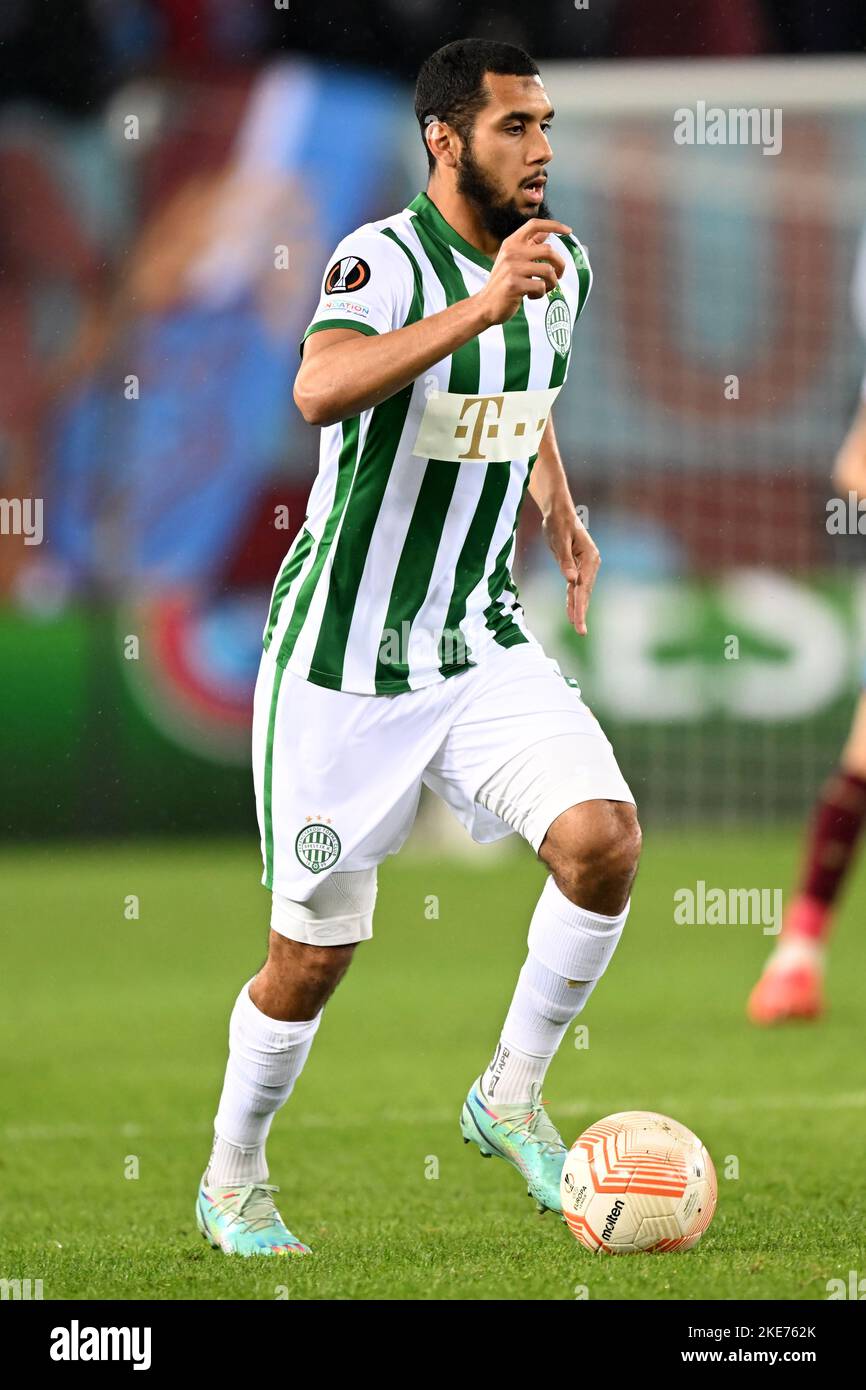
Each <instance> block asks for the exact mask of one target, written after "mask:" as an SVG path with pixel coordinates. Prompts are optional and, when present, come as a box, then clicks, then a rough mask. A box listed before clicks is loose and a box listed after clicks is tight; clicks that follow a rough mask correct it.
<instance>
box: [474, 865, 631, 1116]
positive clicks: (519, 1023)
mask: <svg viewBox="0 0 866 1390" xmlns="http://www.w3.org/2000/svg"><path fill="white" fill-rule="evenodd" d="M629 907H630V901H629V902H628V903H626V905H625V907H624V908H623V910H622V912H620V913H617V915H616V916H615V917H607V916H604V915H603V914H602V913H599V912H590V911H589V910H588V909H585V908H582V907H578V906H577V905H576V904H575V903H573V902H571V901H570V900H569V899H568V898H566V897H565V895H564V894H563V893H562V892H561V891H560V890H559V888H558V887H557V886H556V883H555V881H554V879H553V876H552V875H551V877H550V878H548V880H547V882H546V884H545V886H544V889H543V891H542V894H541V897H540V898H539V900H538V904H537V906H536V908H535V912H534V913H533V916H532V922H531V923H530V927H529V938H528V940H529V955H528V956H527V958H526V960H525V961H524V963H523V967H522V969H521V971H520V975H519V977H518V981H517V988H516V989H515V991H514V997H513V999H512V1001H511V1006H510V1008H509V1010H508V1014H507V1015H506V1019H505V1022H504V1024H503V1025H502V1034H501V1037H500V1039H499V1042H498V1044H497V1047H496V1052H495V1053H494V1055H493V1059H492V1060H491V1062H490V1064H489V1066H488V1067H487V1069H486V1071H485V1072H484V1075H483V1077H482V1080H481V1089H482V1091H483V1092H484V1094H485V1095H486V1096H487V1097H489V1098H490V1099H491V1100H498V1101H501V1102H503V1103H506V1104H508V1103H512V1102H523V1101H526V1100H529V1088H530V1086H531V1084H532V1083H533V1081H540V1082H542V1083H543V1081H544V1078H545V1075H546V1073H547V1069H548V1067H549V1066H550V1063H551V1061H552V1059H553V1057H554V1056H555V1055H556V1052H557V1050H558V1048H559V1045H560V1043H561V1042H562V1039H563V1038H564V1036H565V1034H566V1032H567V1031H568V1028H569V1026H570V1024H571V1023H572V1022H573V1020H574V1019H575V1018H577V1016H578V1014H579V1013H580V1012H581V1010H582V1009H583V1006H584V1005H585V1003H586V1001H587V999H588V998H589V996H590V995H591V994H592V991H593V990H594V989H595V986H596V985H597V984H598V981H599V979H600V978H601V976H602V975H603V974H604V971H605V969H606V968H607V965H608V962H609V961H610V958H611V956H612V955H613V952H614V950H615V949H616V945H617V942H618V941H619V938H620V936H621V934H622V930H623V927H624V925H625V921H626V918H627V916H628V913H629Z"/></svg>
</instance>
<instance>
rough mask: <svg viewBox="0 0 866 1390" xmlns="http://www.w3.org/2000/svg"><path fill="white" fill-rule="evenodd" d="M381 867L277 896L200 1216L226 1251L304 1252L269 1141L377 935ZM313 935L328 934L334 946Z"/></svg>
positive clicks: (236, 1035) (242, 1015) (242, 1014)
mask: <svg viewBox="0 0 866 1390" xmlns="http://www.w3.org/2000/svg"><path fill="white" fill-rule="evenodd" d="M375 897H376V870H375V869H366V870H361V871H356V872H343V873H339V874H337V873H334V874H331V875H330V876H329V877H328V878H327V879H326V880H325V882H324V883H322V884H321V885H319V886H318V887H317V888H316V890H315V891H314V892H313V894H312V895H311V896H310V898H309V899H308V900H307V901H306V902H304V903H300V902H293V901H292V900H290V899H288V898H285V897H283V896H282V895H279V894H275V895H274V899H273V907H272V915H271V932H270V939H269V943H268V957H267V960H266V961H265V963H264V965H263V966H262V968H261V970H260V971H259V972H258V974H257V975H256V976H255V977H254V978H253V979H252V980H250V981H248V982H247V983H246V984H245V985H244V986H243V988H242V989H241V992H240V994H239V995H238V998H237V1000H236V1002H235V1006H234V1009H233V1011H232V1015H231V1020H230V1024H229V1058H228V1063H227V1066H226V1072H225V1079H224V1082H223V1089H222V1094H221V1096H220V1102H219V1108H218V1110H217V1114H216V1119H215V1121H214V1142H213V1148H212V1151H211V1156H210V1160H209V1163H208V1167H207V1170H206V1171H205V1174H204V1176H203V1178H202V1184H201V1191H200V1193H199V1201H198V1208H197V1210H198V1223H199V1228H200V1229H201V1230H202V1233H203V1234H204V1235H206V1236H207V1238H208V1239H209V1240H210V1241H211V1243H212V1244H215V1245H220V1246H221V1248H222V1249H224V1250H225V1251H226V1252H227V1253H229V1252H230V1253H240V1254H306V1253H308V1247H307V1246H306V1245H304V1244H303V1243H302V1242H301V1241H299V1240H297V1238H296V1237H294V1236H293V1235H292V1234H291V1232H290V1231H289V1230H288V1228H287V1227H286V1226H285V1223H284V1222H283V1220H282V1217H281V1216H280V1215H279V1212H278V1211H277V1210H276V1207H275V1205H274V1202H273V1198H272V1197H271V1195H270V1194H271V1192H273V1191H276V1189H275V1188H273V1187H271V1186H270V1185H269V1184H268V1181H267V1179H268V1177H269V1171H268V1164H267V1159H266V1157H265V1144H266V1141H267V1137H268V1133H269V1131H270V1128H271V1124H272V1122H273V1119H274V1116H275V1115H276V1113H277V1111H278V1110H280V1109H281V1108H282V1106H284V1105H285V1103H286V1101H287V1100H288V1098H289V1096H290V1095H291V1093H292V1090H293V1089H294V1086H295V1082H296V1081H297V1079H298V1077H299V1076H300V1074H301V1072H302V1070H303V1068H304V1065H305V1063H306V1060H307V1057H308V1055H309V1053H310V1049H311V1047H312V1044H313V1039H314V1037H315V1034H316V1032H317V1031H318V1028H319V1024H320V1023H321V1020H322V1014H323V1010H324V1007H325V1004H326V1003H327V1001H328V1000H329V999H330V997H331V995H332V994H333V992H334V990H335V989H336V987H337V985H338V984H339V982H340V980H341V979H342V978H343V976H344V975H345V973H346V971H347V970H348V968H349V964H350V962H351V959H352V956H353V955H354V952H355V948H356V945H357V943H358V942H359V941H361V940H365V939H368V938H369V936H370V935H371V934H372V917H373V907H374V903H375ZM317 938H327V939H329V941H330V942H331V944H328V945H322V944H319V942H318V941H317Z"/></svg>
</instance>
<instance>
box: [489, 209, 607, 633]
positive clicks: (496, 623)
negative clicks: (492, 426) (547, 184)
mask: <svg viewBox="0 0 866 1390" xmlns="http://www.w3.org/2000/svg"><path fill="white" fill-rule="evenodd" d="M559 239H560V241H561V242H563V243H564V245H565V246H567V247H568V250H569V252H570V253H571V257H572V259H573V261H574V264H575V269H576V270H577V278H578V282H579V294H578V303H577V312H576V314H575V316H574V324H576V323H577V320H578V318H579V317H580V313H581V310H582V309H583V306H584V304H585V303H586V296H587V294H588V293H589V264H588V262H587V260H586V257H585V256H584V254H583V251H582V250H581V249H580V247H579V246H578V245H577V242H576V241H574V239H573V238H572V237H570V236H566V235H561V236H560V237H559ZM561 294H562V291H561V290H559V289H557V290H555V291H552V292H551V293H550V294H549V295H548V296H547V298H548V300H551V299H555V298H556V297H557V296H558V295H561ZM563 297H564V296H563ZM574 324H573V325H572V331H573V329H574ZM570 357H571V349H570V348H569V351H568V354H567V356H565V357H560V355H559V353H558V352H554V354H553V363H552V366H551V369H550V382H549V385H550V386H551V387H553V386H561V385H562V383H563V382H564V380H565V374H566V370H567V368H568V362H569V358H570ZM537 457H538V455H537V454H535V455H533V457H532V458H531V459H530V460H529V471H528V472H527V475H526V478H525V479H524V483H523V492H522V493H521V495H520V502H519V503H518V507H517V514H516V516H515V518H514V528H513V530H512V532H511V536H510V537H509V539H508V540H507V541H506V543H505V545H504V546H503V547H502V549H501V551H500V552H499V555H498V556H497V561H496V565H495V567H494V570H493V573H492V574H491V576H490V584H489V593H490V597H491V599H492V600H493V602H492V603H491V604H490V605H489V606H488V607H487V608H486V609H485V610H484V617H485V621H486V624H487V626H488V628H490V630H491V632H493V634H494V636H495V638H496V641H497V642H498V643H499V644H500V645H501V646H503V647H512V646H514V645H515V643H517V642H525V641H526V640H527V639H526V637H525V635H524V634H523V632H522V631H521V629H520V628H519V627H518V626H517V624H516V623H515V621H514V618H513V616H512V614H511V613H506V611H505V609H504V606H503V603H502V599H501V597H500V595H501V594H502V592H503V590H506V589H507V590H508V592H509V593H511V594H513V595H514V598H515V599H518V598H519V595H518V592H517V588H516V586H515V584H514V580H513V579H512V577H511V575H510V573H509V571H508V565H507V559H508V553H509V551H510V549H511V546H512V543H513V540H514V536H515V534H516V532H517V523H518V521H519V520H520V513H521V510H522V508H523V500H524V497H525V496H526V489H527V486H528V485H529V479H530V477H531V476H532V469H533V465H534V464H535V460H536V458H537Z"/></svg>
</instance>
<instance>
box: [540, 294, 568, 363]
mask: <svg viewBox="0 0 866 1390" xmlns="http://www.w3.org/2000/svg"><path fill="white" fill-rule="evenodd" d="M544 327H545V329H546V331H547V337H548V341H549V343H550V346H551V347H552V348H553V349H554V351H555V352H558V353H559V355H560V357H567V356H568V350H569V348H570V347H571V314H570V313H569V312H568V305H567V304H566V302H565V300H564V299H563V297H562V295H557V296H556V298H555V299H551V301H550V303H549V304H548V306H547V313H546V314H545V316H544Z"/></svg>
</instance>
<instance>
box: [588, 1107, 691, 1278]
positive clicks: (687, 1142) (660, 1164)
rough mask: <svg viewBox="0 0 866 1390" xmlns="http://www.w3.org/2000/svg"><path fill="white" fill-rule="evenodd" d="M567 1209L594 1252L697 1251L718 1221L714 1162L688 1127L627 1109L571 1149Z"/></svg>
mask: <svg viewBox="0 0 866 1390" xmlns="http://www.w3.org/2000/svg"><path fill="white" fill-rule="evenodd" d="M560 1192H561V1196H562V1211H563V1215H564V1216H565V1219H566V1221H567V1223H568V1226H569V1229H570V1230H571V1232H572V1234H573V1235H574V1236H575V1238H576V1239H577V1240H579V1241H580V1243H581V1245H585V1246H586V1248H587V1250H592V1251H593V1252H594V1253H596V1254H597V1253H600V1252H607V1254H609V1255H636V1254H639V1253H642V1252H644V1253H648V1252H650V1251H655V1252H661V1251H668V1250H690V1249H691V1248H692V1246H694V1245H697V1243H698V1241H699V1240H700V1238H701V1236H702V1235H703V1233H704V1231H705V1230H706V1229H707V1227H708V1226H709V1224H710V1222H711V1221H712V1219H713V1213H714V1211H715V1209H716V1197H717V1193H718V1184H717V1182H716V1170H715V1168H714V1167H713V1160H712V1159H711V1158H710V1155H709V1154H708V1153H707V1150H706V1149H705V1148H704V1145H703V1144H702V1143H701V1141H700V1139H699V1138H698V1137H697V1135H696V1134H693V1133H692V1131H691V1130H690V1129H687V1128H686V1126H685V1125H681V1124H679V1123H678V1121H677V1120H671V1119H669V1118H668V1116H667V1115H657V1114H655V1113H654V1112H652V1111H649V1110H625V1111H622V1112H621V1113H619V1114H616V1115H608V1116H607V1117H606V1118H605V1119H603V1120H599V1121H598V1122H597V1123H596V1124H594V1125H590V1126H589V1128H588V1129H585V1130H584V1131H583V1134H581V1135H580V1136H579V1138H577V1139H576V1140H575V1141H574V1143H573V1144H572V1146H571V1149H570V1150H569V1153H568V1157H567V1158H566V1160H565V1166H564V1167H563V1170H562V1178H561V1180H560Z"/></svg>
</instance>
